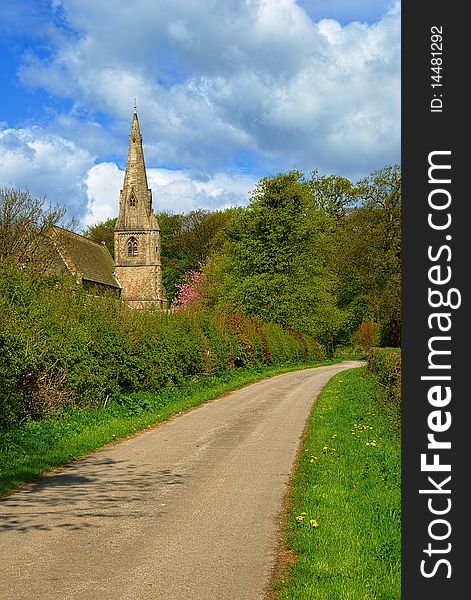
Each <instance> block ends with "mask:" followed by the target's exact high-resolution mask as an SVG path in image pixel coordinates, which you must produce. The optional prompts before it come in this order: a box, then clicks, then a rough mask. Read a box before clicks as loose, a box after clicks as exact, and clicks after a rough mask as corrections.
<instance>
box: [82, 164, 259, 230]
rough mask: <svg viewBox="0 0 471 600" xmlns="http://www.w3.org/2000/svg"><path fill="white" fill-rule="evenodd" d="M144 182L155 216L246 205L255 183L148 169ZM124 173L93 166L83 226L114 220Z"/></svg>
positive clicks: (106, 166) (238, 178)
mask: <svg viewBox="0 0 471 600" xmlns="http://www.w3.org/2000/svg"><path fill="white" fill-rule="evenodd" d="M147 180H148V185H149V187H150V189H151V190H152V196H153V209H154V211H155V212H162V211H165V212H170V213H176V212H178V213H186V212H190V211H191V210H195V209H197V208H204V209H208V210H217V209H223V208H227V207H229V206H240V205H244V204H247V202H248V198H249V193H250V191H251V190H252V189H253V188H254V186H255V184H256V180H255V179H254V178H252V177H250V176H248V175H244V174H232V175H231V174H227V173H216V174H215V175H213V176H212V177H206V178H201V177H199V178H196V177H195V174H194V173H190V172H187V171H184V170H170V169H153V168H151V169H148V170H147ZM123 181H124V171H122V170H120V169H119V168H118V166H117V165H116V164H115V163H100V164H97V165H95V166H93V167H92V168H91V169H90V170H89V172H88V175H87V179H86V184H87V194H88V206H87V214H86V215H85V217H84V219H83V224H84V226H88V225H93V224H95V223H97V222H103V221H106V219H108V218H110V217H116V216H117V215H118V210H119V192H120V189H121V188H122V185H123Z"/></svg>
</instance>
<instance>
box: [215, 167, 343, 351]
mask: <svg viewBox="0 0 471 600" xmlns="http://www.w3.org/2000/svg"><path fill="white" fill-rule="evenodd" d="M327 224H328V217H327V216H326V215H325V214H324V213H322V211H320V210H318V209H317V208H316V206H315V205H314V202H313V199H312V194H311V191H310V189H309V186H308V185H307V183H306V181H305V180H304V177H303V174H302V173H300V172H299V171H291V172H289V173H287V174H279V175H277V176H275V177H271V178H265V179H262V180H261V181H260V182H259V183H258V184H257V186H256V187H255V190H254V191H253V194H252V197H251V203H250V205H249V207H247V208H246V209H242V208H240V209H238V210H237V211H234V212H233V213H232V216H231V219H230V221H229V222H228V224H227V225H226V228H225V240H224V244H223V246H222V251H221V253H220V255H219V256H215V257H213V259H212V260H211V261H209V263H208V268H207V270H206V273H207V275H208V280H209V289H208V301H209V302H210V303H214V304H215V305H226V306H233V307H235V308H236V309H238V310H241V311H242V312H244V313H245V314H247V315H256V316H258V317H259V318H261V319H262V320H263V321H268V320H270V321H274V322H276V323H278V324H279V325H281V326H282V327H285V328H292V329H296V330H299V331H302V332H304V333H306V334H308V335H311V336H313V337H315V338H316V339H318V340H319V341H321V342H322V343H323V345H325V346H326V348H327V349H328V351H329V352H333V348H334V345H335V339H336V336H337V333H338V331H339V329H340V328H341V326H342V324H343V322H344V321H345V319H346V317H347V315H346V314H345V313H344V312H343V311H342V310H340V309H339V308H338V307H337V305H336V296H335V295H336V285H337V282H336V276H335V274H334V273H333V272H329V271H328V270H327V269H326V261H325V255H324V251H323V248H322V242H323V236H324V233H325V229H326V226H327Z"/></svg>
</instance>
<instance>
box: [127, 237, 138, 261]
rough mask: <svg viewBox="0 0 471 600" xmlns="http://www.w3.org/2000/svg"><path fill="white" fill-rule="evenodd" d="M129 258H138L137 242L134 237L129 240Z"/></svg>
mask: <svg viewBox="0 0 471 600" xmlns="http://www.w3.org/2000/svg"><path fill="white" fill-rule="evenodd" d="M128 256H137V240H136V238H134V237H132V238H129V240H128Z"/></svg>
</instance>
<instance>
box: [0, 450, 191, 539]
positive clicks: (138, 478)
mask: <svg viewBox="0 0 471 600" xmlns="http://www.w3.org/2000/svg"><path fill="white" fill-rule="evenodd" d="M186 477H187V475H184V474H182V473H176V472H174V471H172V470H171V469H162V470H159V471H157V472H152V471H151V470H150V466H149V465H145V464H141V465H136V464H134V463H132V462H129V461H116V460H112V459H110V458H93V459H88V460H86V461H81V464H80V471H79V468H78V466H77V464H72V465H70V466H67V467H65V468H64V469H62V470H61V471H59V472H56V473H52V474H50V475H46V476H44V477H42V478H41V479H38V480H37V481H36V482H34V483H32V484H30V485H29V486H27V487H25V488H23V489H22V490H21V491H19V492H17V493H14V494H11V495H10V496H6V497H4V498H0V533H2V532H4V531H12V530H13V531H17V532H20V533H27V532H28V531H31V530H39V531H48V530H51V529H53V528H63V529H70V530H80V529H85V528H87V527H99V526H100V525H99V524H100V521H101V520H102V519H103V518H105V519H119V518H121V517H131V518H135V519H143V518H146V519H149V518H152V519H154V518H157V517H159V516H161V515H162V514H164V512H165V511H164V510H161V511H159V513H158V514H156V511H155V499H156V496H157V497H158V496H159V495H161V496H162V500H163V499H164V497H165V493H166V489H167V490H168V489H169V487H170V486H179V485H182V484H183V483H184V480H185V478H186ZM150 500H152V502H150ZM162 508H164V503H163V502H162Z"/></svg>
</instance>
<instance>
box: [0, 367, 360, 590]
mask: <svg viewBox="0 0 471 600" xmlns="http://www.w3.org/2000/svg"><path fill="white" fill-rule="evenodd" d="M360 364H361V363H357V362H353V361H351V362H343V363H341V364H337V365H331V366H326V367H318V368H313V369H306V370H303V371H295V372H291V373H286V374H284V375H278V376H276V377H273V378H270V379H266V380H264V381H261V382H258V383H255V384H252V385H250V386H247V387H245V388H243V389H241V390H239V391H236V392H233V393H231V394H229V395H227V396H225V397H223V398H220V399H218V400H216V401H214V402H211V403H209V404H205V405H203V406H201V407H199V408H197V409H195V410H191V411H189V412H187V413H185V414H183V415H180V416H178V417H176V418H174V419H173V420H172V421H169V422H167V423H164V424H162V425H160V426H158V427H156V428H155V429H152V430H148V431H146V432H145V433H142V434H140V435H137V436H135V437H133V438H130V439H128V440H125V441H123V442H121V443H118V444H115V445H113V446H108V447H106V448H105V449H103V450H101V451H99V452H97V453H95V454H93V455H90V456H88V457H86V458H84V459H82V460H79V461H77V462H74V463H73V464H71V465H69V466H67V467H65V468H63V469H61V470H59V471H56V472H55V473H52V474H50V475H47V476H45V477H43V478H41V479H40V480H38V481H37V482H35V483H34V484H32V485H30V486H28V487H25V488H23V489H22V490H21V491H19V492H17V493H14V494H11V495H9V496H7V497H5V498H2V499H0V598H1V599H2V600H17V599H21V600H79V599H80V600H157V599H158V600H160V599H164V600H258V599H263V598H264V597H265V593H266V589H267V586H268V584H269V582H270V578H271V575H272V570H273V566H274V561H275V557H276V549H277V539H278V538H277V527H278V519H279V515H280V511H281V509H282V503H283V496H284V494H285V492H286V489H287V483H288V478H289V474H290V472H291V470H292V467H293V464H294V460H295V457H296V451H297V448H298V446H299V442H300V436H301V434H302V432H303V429H304V426H305V423H306V419H307V417H308V415H309V412H310V410H311V407H312V405H313V402H314V400H315V398H316V396H317V394H318V393H319V391H320V390H321V388H322V387H323V386H324V385H325V383H326V382H327V381H328V379H330V377H332V375H334V374H336V373H338V372H339V371H342V370H343V369H347V368H352V367H356V366H359V365H360Z"/></svg>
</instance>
